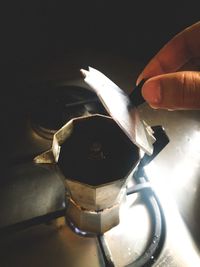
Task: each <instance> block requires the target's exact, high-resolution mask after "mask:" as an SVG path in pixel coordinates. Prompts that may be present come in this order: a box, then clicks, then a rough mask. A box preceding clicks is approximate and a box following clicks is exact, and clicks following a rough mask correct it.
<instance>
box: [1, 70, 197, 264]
mask: <svg viewBox="0 0 200 267" xmlns="http://www.w3.org/2000/svg"><path fill="white" fill-rule="evenodd" d="M111 74H112V71H111ZM113 76H114V75H113ZM122 77H123V75H122ZM121 84H122V85H123V79H122V81H121ZM124 84H125V82H124ZM125 87H126V86H125ZM125 89H126V88H125ZM27 92H28V93H27ZM27 92H26V90H22V91H21V92H20V93H19V95H16V97H10V96H4V100H3V101H2V107H3V108H2V113H1V118H2V129H4V131H3V138H2V141H1V150H2V153H1V162H2V165H1V168H2V175H1V180H0V182H1V187H0V190H1V193H0V198H1V201H0V203H1V204H0V211H1V218H0V234H1V241H0V247H1V250H0V251H1V252H0V266H2V267H4V266H48V267H49V266H52V267H53V266H70V267H73V266H74V267H79V266H87V267H89V266H91V267H95V266H98V267H100V266H116V267H124V266H133V267H134V266H198V264H199V262H200V259H199V256H198V255H199V246H198V244H199V241H198V240H199V239H198V237H195V234H197V231H198V230H197V227H196V224H195V222H193V218H192V216H193V215H191V209H190V207H191V206H192V205H193V203H194V197H192V196H191V198H190V199H189V198H188V200H187V205H188V208H187V209H186V208H185V207H184V205H182V203H183V196H182V197H181V194H183V193H184V192H185V191H184V190H185V188H184V185H183V183H184V184H185V185H186V184H187V181H188V180H187V177H186V175H184V174H183V173H182V172H181V171H180V167H179V168H178V166H179V165H180V166H182V165H181V164H182V163H181V162H179V159H180V160H181V159H183V160H184V162H186V161H187V159H186V157H185V156H183V154H184V153H183V152H184V151H183V147H182V143H183V142H185V140H184V138H189V139H188V140H189V141H188V143H187V145H186V148H185V149H187V153H189V154H190V155H193V153H195V151H196V150H195V148H194V146H193V147H192V146H191V145H190V144H191V143H192V140H194V139H195V138H197V139H198V127H199V126H197V125H198V123H197V121H198V113H197V112H191V113H187V112H182V113H180V112H174V113H170V114H168V113H167V112H165V111H154V110H151V109H150V108H149V107H148V106H147V105H146V104H144V105H142V106H141V107H139V112H140V114H141V117H142V118H144V119H145V121H147V122H148V123H149V124H150V125H152V126H155V125H156V126H157V125H162V126H164V127H165V129H166V132H167V135H168V136H169V138H170V143H169V144H168V145H167V146H166V147H165V145H166V144H167V142H166V139H164V140H165V144H164V145H163V146H162V145H161V147H162V148H160V147H159V146H158V148H157V151H156V153H155V154H154V155H153V156H152V157H150V156H146V157H145V156H144V155H142V156H141V155H139V152H138V151H135V150H134V149H135V148H134V149H133V148H132V145H131V144H130V143H129V141H127V140H126V138H125V136H124V135H123V133H122V132H121V130H120V128H119V127H118V126H117V125H116V124H115V122H114V121H113V120H112V119H111V118H110V117H109V116H108V114H107V112H106V110H105V109H104V107H103V106H102V104H101V103H100V101H99V99H98V98H97V96H96V95H95V93H93V92H92V91H90V89H89V88H88V86H87V85H86V84H85V83H84V82H83V81H82V79H80V78H79V77H77V79H75V80H73V81H69V80H67V81H64V82H62V83H60V82H52V81H50V82H48V83H35V84H31V86H30V85H29V86H28V87H27ZM8 100H9V103H10V106H9V107H8V105H7V104H5V103H6V101H8ZM177 120H179V122H180V125H179V126H177V127H175V125H176V121H177ZM86 124H87V125H89V126H87V127H91V128H89V130H88V129H87V131H86V130H85V128H84V127H85V126H83V125H86ZM186 124H187V125H189V127H188V128H187V127H186ZM109 127H111V128H112V129H111V130H109V131H107V130H106V129H108V128H109ZM183 128H184V130H185V131H184V136H182V140H180V129H183ZM71 129H73V131H72V130H71ZM92 129H95V130H92ZM153 129H154V132H155V134H157V140H158V141H159V142H158V143H159V144H160V143H161V144H162V142H163V139H162V138H163V136H164V138H166V135H165V134H163V128H162V127H158V126H157V127H153ZM186 129H188V130H186ZM191 129H192V130H191ZM71 131H72V132H73V134H74V136H75V137H74V139H73V138H72V140H71V141H70V138H69V132H70V133H71ZM73 134H72V136H73ZM109 134H111V136H110V137H109V140H110V141H109V142H108V141H107V142H106V141H105V140H106V139H107V137H108V136H109ZM195 134H196V135H195ZM194 135H195V137H194ZM63 136H64V137H63ZM65 136H66V138H65ZM94 136H96V138H93V137H94ZM113 136H118V137H119V139H116V140H115V138H114V137H113ZM86 137H87V138H86ZM55 138H57V139H56V140H58V144H60V145H61V146H60V147H61V150H60V151H59V153H60V154H59V160H58V161H56V160H55V159H54V158H53V156H55V153H53V154H52V153H49V151H52V148H53V145H52V143H53V144H55ZM67 138H68V139H69V140H68V139H67ZM101 138H102V139H101ZM65 139H67V140H68V141H67V142H66V143H64V141H62V142H61V141H60V143H59V140H65ZM80 140H82V142H81V141H80ZM160 140H161V142H160ZM190 140H191V141H190ZM195 140H196V139H195ZM181 142H182V143H181ZM174 144H176V145H174ZM109 146H110V147H109ZM154 146H155V145H154ZM105 147H106V148H108V147H109V149H105ZM124 147H126V149H124V150H123V148H124ZM174 147H175V149H174ZM87 149H88V150H87ZM85 150H87V153H85V152H84V153H83V151H85ZM133 150H134V151H133ZM155 150H156V147H154V151H155ZM53 151H54V150H53ZM110 151H111V152H112V153H111V152H110ZM127 151H129V153H128V155H127ZM65 152H66V153H65ZM137 153H138V154H137ZM133 154H134V155H137V156H134V158H133V157H132V156H131V155H133ZM44 155H45V156H44ZM52 155H53V156H52ZM184 155H185V154H184ZM142 157H143V158H142ZM176 157H177V160H176V165H175V162H174V158H176ZM85 158H86V160H85ZM109 158H111V160H110V161H109V164H107V163H105V165H104V163H103V164H102V160H103V162H105V159H106V160H107V159H109ZM139 159H140V160H139ZM141 159H142V160H141ZM78 160H79V161H78ZM194 161H195V162H196V165H195V166H196V169H195V170H196V173H198V171H197V170H198V167H197V165H198V164H197V163H198V162H199V158H198V157H195V158H193V163H190V164H194ZM80 162H82V164H81V165H80ZM91 162H92V163H93V164H94V165H93V166H95V168H90V166H91ZM67 164H68V166H67ZM171 168H173V170H172V169H171ZM170 169H171V170H170ZM174 169H176V172H175V170H174ZM183 169H184V167H183ZM97 170H98V171H97ZM178 171H179V172H178ZM196 173H193V176H192V177H193V179H192V178H191V179H192V181H193V186H192V188H196V191H197V189H198V183H197V180H196V176H197V175H196ZM73 175H75V179H73ZM180 175H181V176H182V177H183V180H182V181H181V185H179V183H178V182H180V179H181V178H180ZM77 177H78V178H77ZM68 178H69V179H68ZM173 178H174V180H173ZM188 183H189V182H188ZM196 191H195V192H196ZM189 215H191V216H190V217H189Z"/></svg>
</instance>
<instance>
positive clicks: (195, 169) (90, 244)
mask: <svg viewBox="0 0 200 267" xmlns="http://www.w3.org/2000/svg"><path fill="white" fill-rule="evenodd" d="M109 60H110V61H108V57H106V58H105V59H101V60H100V61H96V67H97V68H99V69H101V70H102V71H103V72H105V73H110V74H111V78H112V80H113V81H116V82H117V83H119V85H120V87H121V88H124V89H125V90H127V91H129V90H130V84H133V82H134V80H135V78H136V73H138V71H139V68H140V67H141V64H139V63H135V62H129V61H127V60H124V61H123V60H121V59H119V60H118V59H116V58H115V59H109ZM92 63H93V62H92ZM92 63H91V62H87V65H92ZM119 66H120V67H119ZM134 73H135V74H134ZM51 78H52V77H51ZM64 82H65V83H66V84H79V85H80V84H82V83H81V80H80V79H75V80H73V81H70V80H67V79H66V80H65V81H64ZM133 87H134V86H133ZM13 102H15V101H14V100H13ZM15 104H16V103H15ZM1 108H2V106H1ZM5 108H6V105H5ZM139 112H140V116H141V118H143V119H144V120H145V121H146V122H147V123H148V124H149V125H152V126H153V125H158V124H160V125H163V126H164V127H165V130H166V132H167V134H168V136H169V138H170V143H169V144H168V145H167V147H166V148H165V149H164V150H163V151H162V152H161V153H160V154H159V155H158V156H157V157H156V158H155V159H154V160H153V161H152V162H151V164H149V166H147V167H146V173H147V175H148V177H149V179H150V181H151V183H152V185H153V187H154V189H155V191H156V193H157V194H158V197H159V199H160V202H161V205H162V207H163V212H164V215H165V218H166V230H167V232H166V233H167V235H166V240H165V243H164V247H163V249H162V251H161V254H160V256H159V258H158V259H157V261H156V262H155V263H154V266H155V267H158V266H159V267H169V266H170V267H182V266H184V267H194V266H195V267H196V266H199V265H200V230H199V224H200V204H199V203H200V146H199V143H200V112H199V111H173V112H169V111H160V110H153V109H151V108H150V107H148V105H147V104H144V105H142V106H140V107H139ZM17 113H18V114H15V116H14V117H13V112H11V113H10V114H9V113H6V112H5V114H6V118H7V119H10V121H7V120H2V125H3V126H4V127H3V128H4V131H5V132H7V133H8V134H7V135H6V136H5V138H4V142H3V143H2V151H7V152H8V151H9V153H8V154H9V157H10V158H12V160H13V161H15V159H18V160H19V159H20V160H21V161H23V160H24V159H27V160H29V159H30V158H31V157H32V156H34V155H37V154H39V153H41V152H43V151H45V150H46V149H48V148H50V145H51V144H50V142H49V141H48V140H44V139H42V138H40V137H39V136H37V135H36V134H35V133H34V132H33V131H32V129H31V127H30V123H29V122H28V121H27V120H26V119H25V118H24V117H23V116H21V115H20V111H19V110H18V112H17ZM2 114H3V113H1V116H2ZM18 115H20V116H19V117H18ZM16 118H21V119H20V120H19V119H18V120H17V119H16ZM11 121H12V127H11V128H10V122H11ZM9 129H10V132H9ZM12 131H13V132H14V133H15V138H16V137H18V138H17V140H18V141H17V142H16V139H14V138H13V132H12ZM23 131H25V132H26V134H25V136H23V138H20V136H22V133H23ZM52 183H53V180H52ZM52 186H53V184H52ZM132 201H134V200H133V199H132ZM138 201H139V200H138ZM134 203H137V202H134ZM5 205H6V204H5ZM132 207H134V209H137V212H138V216H139V214H140V215H141V214H143V215H142V216H143V222H146V223H145V231H146V233H147V234H148V231H149V224H148V215H147V213H146V212H145V211H144V206H143V205H142V203H140V202H138V205H133V206H132ZM131 211H132V212H133V214H134V210H131ZM123 218H124V222H126V223H128V222H127V221H126V220H125V217H123ZM134 218H137V217H134ZM140 225H141V221H139V222H138V225H137V224H136V221H135V222H134V224H133V229H132V228H131V226H132V225H131V224H130V225H129V226H130V228H129V229H130V232H131V235H129V238H128V239H127V242H128V243H129V242H130V241H132V240H133V238H134V235H136V236H137V235H139V236H140V234H139V233H140V232H139V230H138V231H137V229H140ZM137 227H138V228H137ZM114 236H119V232H118V231H117V228H113V229H112V234H111V233H107V234H106V240H107V243H108V244H110V246H111V247H112V244H113V240H114V239H113V238H114ZM144 239H145V237H144V236H140V242H142V240H143V241H144ZM118 240H119V239H118ZM138 240H139V239H138ZM0 243H1V244H0V248H1V250H0V251H1V252H0V254H1V257H0V266H2V267H4V266H6V267H7V266H9V267H10V266H13V265H14V264H16V263H17V264H18V265H19V266H45V267H46V266H48V267H49V266H50V267H54V266H72V267H79V266H89V267H90V266H91V267H95V266H97V267H102V266H104V262H103V259H102V255H101V251H100V249H99V245H98V242H97V240H96V239H95V238H91V239H90V238H85V237H80V236H79V235H77V234H75V233H73V232H72V231H71V229H70V228H69V227H68V226H66V225H65V224H63V225H61V226H60V227H58V226H57V225H55V224H54V223H52V224H43V225H38V226H34V227H31V228H29V229H27V230H24V231H20V232H17V233H15V234H12V235H10V236H9V237H8V238H6V239H1V242H0ZM129 244H132V248H134V246H135V247H136V246H137V245H136V242H134V243H132V242H130V243H129ZM143 245H145V244H144V243H143ZM122 247H124V246H123V243H121V245H120V242H119V243H117V246H114V247H113V255H117V259H116V261H117V263H116V265H117V266H120V267H123V257H124V254H123V253H122V252H123V250H121V248H122ZM129 248H130V247H129ZM132 248H130V250H126V253H127V255H128V253H131V254H132V255H133V254H134V255H135V253H136V252H137V250H132ZM128 256H130V255H128ZM135 256H136V255H135ZM126 259H127V258H126Z"/></svg>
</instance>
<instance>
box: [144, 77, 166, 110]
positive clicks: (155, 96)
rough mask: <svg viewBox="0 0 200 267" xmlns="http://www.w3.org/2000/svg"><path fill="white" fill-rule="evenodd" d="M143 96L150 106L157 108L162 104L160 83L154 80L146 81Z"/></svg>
mask: <svg viewBox="0 0 200 267" xmlns="http://www.w3.org/2000/svg"><path fill="white" fill-rule="evenodd" d="M142 95H143V97H144V99H145V100H146V101H147V102H148V103H149V105H150V106H152V107H154V108H157V107H158V106H159V104H161V102H162V94H161V86H160V82H159V81H158V80H154V79H149V80H148V81H146V82H145V83H144V85H143V87H142Z"/></svg>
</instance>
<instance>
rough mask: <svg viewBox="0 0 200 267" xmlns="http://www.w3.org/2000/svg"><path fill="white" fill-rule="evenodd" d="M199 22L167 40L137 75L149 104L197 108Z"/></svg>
mask: <svg viewBox="0 0 200 267" xmlns="http://www.w3.org/2000/svg"><path fill="white" fill-rule="evenodd" d="M199 70H200V22H197V23H196V24H194V25H192V26H190V27H188V28H186V29H185V30H183V31H182V32H180V33H179V34H177V35H176V36H175V37H174V38H173V39H172V40H170V41H169V42H168V43H167V44H166V45H165V46H164V47H163V48H162V49H161V50H160V51H159V52H158V53H157V54H156V55H155V57H154V58H152V59H151V61H150V62H149V63H148V64H147V66H146V67H145V68H144V70H143V71H142V73H141V74H140V75H139V77H138V79H137V84H138V83H139V82H140V81H141V80H142V79H147V81H146V82H145V84H144V85H143V88H142V94H143V97H144V98H145V100H146V101H147V102H148V103H149V105H150V106H151V107H153V108H157V109H158V108H161V109H168V110H181V109H200V72H199Z"/></svg>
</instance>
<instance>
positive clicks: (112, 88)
mask: <svg viewBox="0 0 200 267" xmlns="http://www.w3.org/2000/svg"><path fill="white" fill-rule="evenodd" d="M81 71H82V73H83V75H84V76H85V79H84V80H85V82H86V83H87V84H88V85H89V86H90V87H91V88H92V89H93V90H94V91H95V92H96V94H97V95H98V97H99V99H100V100H101V102H102V104H103V105H104V107H105V108H106V110H107V111H108V113H109V114H110V115H111V117H112V118H113V119H114V120H115V121H116V122H117V124H118V125H119V126H120V127H121V129H122V130H123V131H124V132H125V134H126V135H127V136H128V137H129V138H130V140H131V141H132V142H133V143H134V144H136V145H137V146H138V147H139V148H141V149H143V150H144V151H145V152H146V153H147V154H149V155H151V154H152V153H153V146H152V143H153V141H154V138H153V135H152V132H151V131H150V130H147V129H148V127H147V126H146V125H145V124H144V123H143V121H141V119H140V117H139V114H138V112H137V109H136V108H135V107H134V106H133V105H132V104H131V101H130V99H129V97H128V96H127V95H126V93H125V92H124V91H123V90H121V89H120V88H119V87H118V86H117V85H116V84H115V83H113V82H112V81H111V80H110V79H108V78H107V77H106V76H105V75H104V74H102V73H101V72H100V71H97V70H96V69H94V68H91V67H89V70H88V71H87V70H81Z"/></svg>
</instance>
